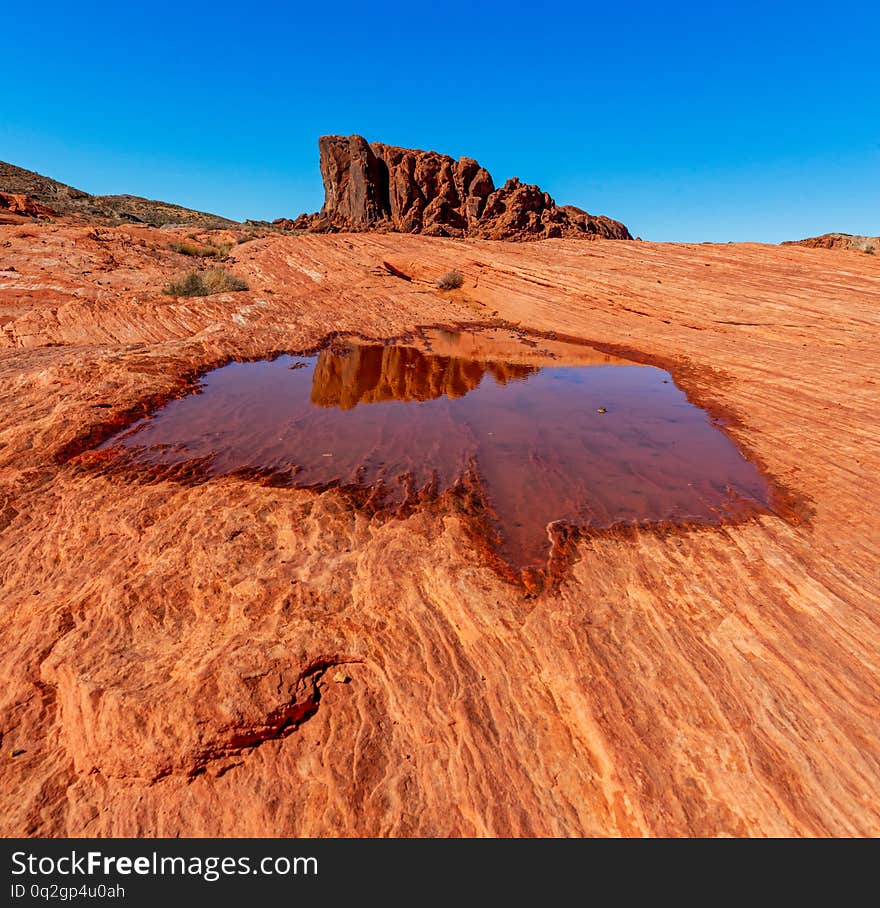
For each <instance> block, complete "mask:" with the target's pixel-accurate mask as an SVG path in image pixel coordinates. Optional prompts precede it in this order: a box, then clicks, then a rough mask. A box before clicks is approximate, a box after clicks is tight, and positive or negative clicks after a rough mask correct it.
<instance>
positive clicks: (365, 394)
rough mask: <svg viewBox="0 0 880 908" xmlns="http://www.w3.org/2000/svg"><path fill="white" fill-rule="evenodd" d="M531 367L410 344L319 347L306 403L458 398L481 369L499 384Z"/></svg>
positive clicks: (346, 407)
mask: <svg viewBox="0 0 880 908" xmlns="http://www.w3.org/2000/svg"><path fill="white" fill-rule="evenodd" d="M537 371H538V369H537V368H535V367H534V366H521V365H513V364H511V363H501V362H489V361H486V362H480V361H478V360H473V359H459V358H457V357H452V356H432V355H431V354H429V353H422V352H421V351H420V350H416V349H415V348H414V347H383V346H378V345H377V346H369V347H359V346H354V347H352V348H351V349H350V350H349V351H346V352H345V353H336V352H333V351H332V350H322V351H321V353H320V355H319V356H318V362H317V364H316V366H315V374H314V377H313V379H312V403H313V404H316V405H317V406H319V407H341V408H342V409H343V410H350V409H351V408H352V407H354V406H356V405H357V404H362V403H376V402H377V401H383V400H433V399H435V398H438V397H443V396H444V395H445V396H446V397H464V395H465V394H467V393H468V391H473V390H474V388H476V387H477V385H479V384H480V382H481V381H482V379H483V376H484V375H486V374H487V373H488V374H489V375H492V376H493V378H494V379H495V381H496V382H498V383H499V384H502V385H503V384H507V382H509V381H512V380H514V379H522V378H526V377H527V376H529V375H533V374H534V373H536V372H537Z"/></svg>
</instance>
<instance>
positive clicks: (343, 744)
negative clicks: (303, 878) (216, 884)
mask: <svg viewBox="0 0 880 908" xmlns="http://www.w3.org/2000/svg"><path fill="white" fill-rule="evenodd" d="M10 217H11V216H10ZM189 229H191V228H179V229H178V228H169V229H165V230H159V229H156V228H153V227H148V226H139V225H134V226H115V227H99V226H94V225H89V224H77V223H71V222H70V221H69V220H67V219H65V218H64V217H60V218H58V219H56V221H55V222H54V223H50V222H46V221H41V222H38V223H34V222H31V220H29V219H28V218H26V217H25V216H23V215H22V216H21V219H20V222H19V223H9V224H5V225H2V226H0V400H2V406H0V610H2V627H3V632H2V636H0V673H2V684H0V704H2V705H0V735H2V741H0V748H2V760H0V833H2V834H3V835H6V836H11V835H31V836H33V835H40V836H61V835H70V836H82V835H90V836H138V835H146V836H153V835H156V836H179V835H180V836H194V835H195V836H198V835H203V836H262V835H305V836H312V835H319V836H343V835H345V836H351V835H354V836H385V835H398V836H548V835H549V836H582V835H626V836H641V835H655V836H682V835H699V836H716V835H736V836H824V835H834V836H848V835H877V834H880V795H878V792H880V673H878V670H877V667H878V660H880V602H878V577H880V557H878V555H880V519H878V515H877V503H876V492H877V475H878V472H880V429H878V421H877V413H878V377H877V363H878V359H880V258H878V257H876V256H871V255H865V254H863V253H861V252H855V251H834V252H830V251H828V250H826V249H813V248H806V247H801V246H784V247H777V246H765V245H757V244H736V245H711V244H703V245H688V244H663V243H650V242H633V241H627V240H616V241H608V240H605V239H601V238H600V239H597V240H596V241H594V242H583V241H582V240H577V239H564V238H563V239H552V240H546V241H542V242H534V243H525V244H523V243H501V242H497V241H491V240H480V239H460V238H436V237H425V236H418V235H405V234H398V233H378V234H377V233H336V234H328V235H286V234H283V233H278V232H267V231H264V232H262V233H260V232H259V231H257V232H251V233H248V232H246V231H244V230H241V229H234V230H229V231H220V232H214V233H205V234H200V235H199V239H202V240H204V241H208V240H210V241H212V242H214V243H220V242H224V241H226V242H230V243H232V242H234V241H235V240H242V241H243V242H240V243H238V244H237V245H233V246H232V247H231V250H230V253H229V255H230V261H229V263H228V266H229V268H230V269H231V270H233V271H234V272H235V273H237V274H240V275H241V276H242V277H244V278H245V279H246V280H247V281H248V283H249V285H250V289H249V290H247V291H244V292H239V293H229V294H221V295H216V296H210V297H202V298H186V299H184V298H174V297H169V296H166V295H163V294H162V292H161V287H162V286H163V284H164V283H165V282H166V281H167V280H168V278H169V277H170V276H171V275H172V274H173V273H175V272H176V271H178V270H180V269H182V268H184V267H187V265H191V262H192V260H191V259H186V258H185V257H184V256H182V255H180V254H177V253H175V252H172V251H171V250H170V249H169V245H170V243H171V242H174V241H182V240H184V239H185V238H186V235H187V231H188V230H189ZM450 269H458V270H459V271H460V272H461V273H462V275H463V277H464V282H463V285H462V286H461V288H460V289H456V290H451V291H447V292H443V291H440V290H438V289H437V287H436V286H435V284H434V281H435V280H436V278H437V277H438V275H441V274H443V273H445V272H447V271H449V270H450ZM396 274H403V275H406V276H407V277H408V278H409V280H403V279H401V278H400V277H399V276H396ZM420 325H446V326H470V327H471V328H472V329H473V330H474V331H476V332H478V330H479V326H484V325H510V326H515V327H518V328H519V329H522V330H525V329H528V330H530V331H534V332H541V333H543V334H544V335H551V334H553V333H557V334H559V335H560V336H561V335H566V336H572V337H577V338H582V339H585V340H589V341H592V342H594V343H596V344H598V345H600V347H601V348H603V349H604V350H606V351H608V352H610V353H616V354H618V355H629V356H632V357H635V358H637V359H640V360H641V361H646V362H652V363H656V364H658V365H661V366H662V367H664V368H667V369H669V370H670V371H671V372H672V374H673V376H674V377H675V379H676V381H677V382H678V383H679V384H680V385H681V387H682V388H683V389H685V390H686V392H687V393H688V395H689V396H690V398H691V400H692V401H694V402H697V403H699V404H700V405H702V406H704V407H706V408H708V409H709V410H710V411H711V412H712V413H714V414H716V415H717V416H719V417H722V418H723V419H724V423H725V430H726V431H727V432H728V433H729V434H730V436H731V437H732V438H733V439H734V440H735V441H736V443H737V444H738V445H739V446H740V447H741V449H742V450H743V451H745V452H747V453H748V455H749V457H750V458H752V459H753V460H754V462H755V463H757V464H759V465H760V466H761V468H762V469H763V470H764V471H765V473H766V475H767V476H768V477H769V478H770V479H771V480H772V481H773V482H774V483H775V484H776V486H777V487H778V488H779V489H781V490H783V491H784V495H785V497H786V501H787V502H788V507H787V509H784V510H781V511H780V512H779V513H772V514H765V515H762V516H758V517H754V518H752V519H750V520H748V521H747V522H745V523H741V524H739V525H735V526H734V525H729V526H724V527H717V528H702V529H695V528H687V527H685V528H665V529H663V530H658V529H656V528H655V529H651V528H643V529H631V530H629V531H627V532H606V533H598V534H595V535H593V536H583V537H581V538H577V539H574V540H573V541H572V543H571V551H570V553H569V554H570V558H569V561H568V565H567V567H566V569H565V571H563V572H561V573H560V574H559V576H558V577H557V578H555V580H554V582H553V583H547V584H546V585H545V586H543V587H541V588H538V589H531V590H530V589H526V588H524V587H523V586H522V585H518V584H515V583H511V582H510V581H509V580H505V579H504V577H503V576H501V575H500V574H499V573H498V572H497V571H496V570H494V569H493V567H492V565H491V564H490V563H489V562H488V561H487V560H486V559H485V558H484V557H483V555H482V554H481V552H480V550H479V549H477V548H475V547H474V546H473V545H472V544H471V540H472V536H471V533H470V527H469V521H470V517H469V514H468V513H467V511H466V510H465V509H462V508H460V507H457V506H455V505H454V503H452V502H448V501H446V502H444V501H440V502H436V503H434V504H432V505H430V506H425V507H419V508H414V509H412V510H411V511H410V512H408V513H406V514H404V515H401V516H399V517H395V518H392V519H386V520H378V519H375V518H373V517H371V516H370V515H369V514H368V513H365V512H364V511H363V510H362V509H359V507H358V506H357V502H353V501H351V500H349V499H347V498H346V497H345V496H344V495H342V494H341V493H338V492H334V491H327V492H323V493H316V492H311V491H305V490H299V491H297V490H291V489H282V488H274V487H272V485H271V484H269V483H262V482H259V481H253V480H248V479H246V478H243V477H240V476H239V477H235V476H227V477H223V478H217V479H212V480H210V481H208V482H203V483H195V484H193V483H191V484H186V483H180V482H173V481H170V480H161V479H155V478H154V479H149V478H148V477H147V478H145V477H142V476H140V477H139V476H133V475H129V474H126V473H125V472H123V471H119V470H114V469H111V468H109V467H107V468H102V465H101V459H100V457H99V456H98V455H97V454H95V453H94V451H92V450H91V448H92V447H93V446H94V445H95V444H97V442H99V441H100V440H101V439H102V438H104V437H105V436H106V435H107V433H108V432H109V431H111V430H112V428H113V427H115V426H121V425H125V424H126V423H128V422H129V421H130V420H131V419H133V418H134V417H135V416H137V415H139V414H143V413H144V412H146V411H147V410H148V409H149V408H150V407H151V406H154V405H156V404H158V403H160V402H162V401H164V400H167V399H169V398H171V397H173V396H175V395H179V394H181V393H184V392H185V391H186V390H187V389H188V388H190V387H191V386H192V379H193V377H194V376H195V375H196V374H197V373H199V372H200V371H201V370H205V369H207V368H208V367H210V366H212V365H216V364H219V363H224V362H227V361H229V360H230V359H246V358H255V357H263V356H266V355H268V354H270V353H272V352H276V351H284V350H294V351H296V350H306V349H311V348H314V347H315V346H316V345H318V344H320V343H321V341H322V340H323V339H325V338H327V337H328V336H330V335H332V334H334V333H337V332H341V333H353V334H357V335H360V336H363V337H366V338H376V339H382V338H390V337H397V336H402V335H405V334H406V333H407V332H411V331H413V330H414V329H415V328H416V327H418V326H420Z"/></svg>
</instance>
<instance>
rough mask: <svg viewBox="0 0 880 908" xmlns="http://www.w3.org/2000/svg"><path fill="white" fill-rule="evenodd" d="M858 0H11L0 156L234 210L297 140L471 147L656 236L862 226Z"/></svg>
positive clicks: (268, 189)
mask: <svg viewBox="0 0 880 908" xmlns="http://www.w3.org/2000/svg"><path fill="white" fill-rule="evenodd" d="M878 10H880V8H878V6H877V4H876V3H873V2H866V3H862V4H852V3H847V4H841V3H837V4H833V3H832V4H829V3H827V2H823V3H812V2H809V0H806V2H801V3H788V2H774V0H765V2H762V3H736V2H729V3H723V4H722V3H719V4H714V3H708V2H700V3H696V2H681V3H660V2H653V3H642V2H633V3H630V4H621V3H601V2H600V3H588V2H583V0H581V2H568V0H558V2H553V3H542V4H540V5H539V4H527V3H516V2H503V3H502V2H484V3H481V2H479V0H469V2H460V0H452V2H443V3H436V4H431V3H424V2H417V0H411V2H408V3H400V2H389V3H382V2H377V3H367V2H363V0H359V2H355V3H349V2H346V0H337V2H334V3H315V2H297V0H289V2H272V0H265V2H262V3H256V4H248V3H244V2H236V3H228V2H225V0H215V2H212V3H210V4H204V3H198V2H193V3H184V2H174V3H169V2H165V0H146V2H143V3H140V2H126V0H118V2H115V3H112V4H111V3H88V2H82V3H69V2H64V3H57V2H43V3H39V4H36V3H11V4H7V6H6V8H5V9H4V12H3V34H4V38H3V50H2V52H0V72H2V80H0V159H2V160H7V161H11V162H12V163H14V164H19V165H21V166H24V167H28V168H30V169H33V170H37V171H40V172H41V173H45V174H47V175H48V176H52V177H55V178H56V179H60V180H63V181H64V182H68V183H72V184H73V185H75V186H78V187H80V188H82V189H85V190H87V191H90V192H94V193H116V192H130V193H133V194H135V195H143V196H148V197H151V198H159V199H164V200H167V201H173V202H178V203H180V204H183V205H187V206H190V207H193V208H201V209H205V210H208V211H214V212H217V213H219V214H225V215H227V216H230V217H234V218H236V219H239V218H246V217H252V218H269V219H271V218H274V217H277V216H280V215H296V214H298V213H299V212H301V211H313V210H316V209H317V208H319V207H320V205H321V202H322V199H323V191H322V187H321V180H320V175H319V173H318V160H317V137H318V136H319V135H321V134H323V133H344V134H348V133H352V132H358V133H361V134H362V135H364V136H366V137H367V138H368V139H369V140H371V141H375V140H379V141H383V142H387V143H390V144H395V145H405V146H413V147H419V148H432V149H435V150H437V151H442V152H446V153H448V154H452V155H455V156H459V155H464V154H466V155H469V156H470V157H474V158H477V159H478V160H479V161H480V162H481V163H482V164H483V165H484V166H486V167H487V168H488V169H489V170H490V171H491V173H492V175H493V176H494V178H495V181H496V183H499V184H500V183H501V182H502V181H503V180H504V179H505V178H507V177H509V176H513V175H517V176H519V177H520V178H521V179H523V180H526V181H528V182H535V183H538V184H539V185H540V186H541V187H542V188H544V189H546V190H547V191H549V192H550V193H551V194H552V195H553V196H554V197H555V198H556V200H557V201H559V202H561V203H572V204H576V205H580V206H581V207H583V208H586V209H587V210H588V211H591V212H593V213H597V214H608V215H611V216H612V217H615V218H619V219H620V220H623V221H624V222H625V223H626V224H627V225H628V226H629V227H630V229H631V230H632V231H633V233H634V234H638V235H641V236H643V237H645V238H646V239H655V240H686V241H695V240H716V241H726V240H749V239H751V240H760V241H766V242H777V241H780V240H783V239H791V238H797V237H803V236H809V235H814V234H817V233H824V232H827V231H832V230H840V231H845V232H848V233H864V234H872V235H876V234H878V233H880V11H878Z"/></svg>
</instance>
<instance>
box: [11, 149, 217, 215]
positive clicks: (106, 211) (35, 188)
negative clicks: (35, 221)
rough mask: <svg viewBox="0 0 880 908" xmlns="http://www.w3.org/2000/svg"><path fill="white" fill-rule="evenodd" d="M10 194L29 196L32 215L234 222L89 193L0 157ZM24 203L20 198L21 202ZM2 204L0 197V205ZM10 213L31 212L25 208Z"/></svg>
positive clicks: (177, 207)
mask: <svg viewBox="0 0 880 908" xmlns="http://www.w3.org/2000/svg"><path fill="white" fill-rule="evenodd" d="M4 194H10V195H14V196H17V197H23V198H25V199H30V200H31V203H30V204H31V208H34V209H35V210H36V212H37V213H36V214H34V215H33V216H36V217H55V216H58V215H64V216H67V217H70V218H74V219H78V220H83V221H87V222H89V223H102V224H125V223H128V224H149V225H151V226H161V225H163V224H180V225H185V226H188V227H200V228H202V229H210V228H216V227H230V226H233V225H234V224H235V222H234V221H230V220H228V219H227V218H221V217H219V216H218V215H216V214H207V213H205V212H203V211H193V210H192V209H190V208H183V207H181V206H180V205H172V204H170V203H168V202H156V201H153V200H151V199H142V198H140V197H139V196H134V195H90V194H89V193H87V192H83V191H82V190H81V189H75V188H74V187H73V186H68V185H67V184H66V183H59V182H58V181H57V180H52V179H50V178H49V177H44V176H42V175H41V174H39V173H34V172H33V171H32V170H25V169H24V168H22V167H16V166H15V165H14V164H7V163H6V162H5V161H0V196H3V195H4ZM24 204H25V203H24V202H22V203H21V205H24ZM4 207H7V208H8V207H9V206H4V204H3V202H2V199H0V209H3V208H4ZM14 213H23V214H31V212H29V211H21V212H14Z"/></svg>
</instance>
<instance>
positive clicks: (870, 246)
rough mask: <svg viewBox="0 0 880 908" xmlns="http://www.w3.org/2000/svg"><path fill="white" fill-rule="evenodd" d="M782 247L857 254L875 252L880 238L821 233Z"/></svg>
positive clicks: (789, 242)
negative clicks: (851, 251) (848, 251)
mask: <svg viewBox="0 0 880 908" xmlns="http://www.w3.org/2000/svg"><path fill="white" fill-rule="evenodd" d="M782 245H783V246H809V247H810V248H811V249H854V250H856V251H857V252H869V253H873V252H877V251H878V250H880V237H878V236H853V235H852V234H850V233H823V234H822V236H811V237H809V238H808V239H805V240H788V241H787V242H785V243H782Z"/></svg>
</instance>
